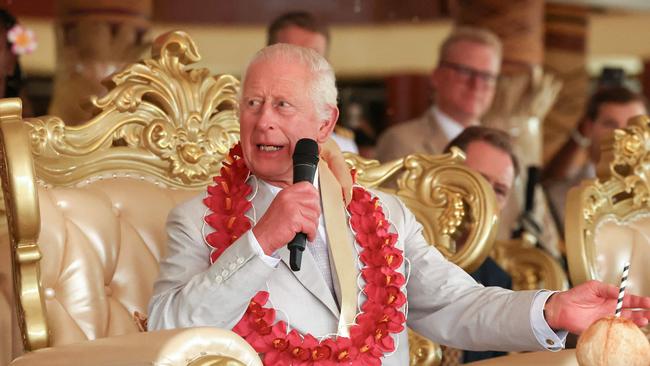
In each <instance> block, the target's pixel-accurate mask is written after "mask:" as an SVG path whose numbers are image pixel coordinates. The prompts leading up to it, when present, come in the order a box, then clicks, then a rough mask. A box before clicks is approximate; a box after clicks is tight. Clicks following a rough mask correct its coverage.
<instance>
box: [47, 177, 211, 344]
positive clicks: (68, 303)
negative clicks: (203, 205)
mask: <svg viewBox="0 0 650 366" xmlns="http://www.w3.org/2000/svg"><path fill="white" fill-rule="evenodd" d="M198 193H199V192H197V191H181V190H172V189H169V188H165V187H161V186H159V185H156V184H153V183H151V182H149V181H146V180H139V179H133V178H113V179H104V180H98V181H95V182H93V183H90V184H87V185H85V186H84V187H81V188H52V189H48V188H39V192H38V195H39V204H40V210H41V218H42V222H41V232H40V236H39V240H38V242H39V246H40V249H41V251H42V253H43V259H42V261H41V280H42V286H43V290H44V295H45V302H46V307H47V318H48V319H47V321H48V324H49V325H50V329H51V334H52V339H51V345H52V346H56V345H62V344H69V343H73V342H78V341H82V340H87V339H96V338H102V337H107V336H114V335H121V334H127V333H133V332H137V331H138V327H137V325H136V323H135V322H134V320H133V314H134V312H135V311H138V312H140V313H145V314H146V311H147V303H148V301H149V298H150V297H151V292H152V288H153V282H154V280H155V279H156V277H157V276H158V261H159V260H160V258H161V257H163V256H164V254H165V253H164V252H165V248H166V236H165V235H166V234H165V221H166V218H167V214H168V212H169V211H170V210H171V209H172V208H173V207H174V206H176V205H177V204H178V203H180V202H182V201H184V200H186V199H188V198H190V197H193V196H195V195H197V194H198Z"/></svg>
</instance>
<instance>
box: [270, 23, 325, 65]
mask: <svg viewBox="0 0 650 366" xmlns="http://www.w3.org/2000/svg"><path fill="white" fill-rule="evenodd" d="M276 39H277V42H278V43H288V44H293V45H296V46H301V47H306V48H311V49H313V50H314V51H316V52H318V53H319V54H320V55H321V56H323V57H325V56H326V53H327V39H326V38H325V36H323V35H322V34H320V33H317V32H312V31H309V30H306V29H303V28H300V27H297V26H295V25H290V26H288V27H285V28H283V29H281V30H280V31H279V32H278V33H277V35H276Z"/></svg>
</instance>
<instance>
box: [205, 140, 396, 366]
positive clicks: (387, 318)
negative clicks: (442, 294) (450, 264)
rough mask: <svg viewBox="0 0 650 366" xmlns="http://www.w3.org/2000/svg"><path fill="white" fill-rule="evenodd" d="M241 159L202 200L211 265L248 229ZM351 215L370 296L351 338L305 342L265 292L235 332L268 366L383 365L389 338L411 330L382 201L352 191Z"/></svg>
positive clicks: (236, 152) (234, 159)
mask: <svg viewBox="0 0 650 366" xmlns="http://www.w3.org/2000/svg"><path fill="white" fill-rule="evenodd" d="M242 156H243V153H242V149H241V146H240V145H239V144H237V145H236V146H235V147H233V148H232V149H231V150H230V153H229V155H228V158H227V159H226V161H225V162H224V165H223V167H222V168H221V174H220V175H219V176H217V177H215V178H214V182H215V183H216V184H215V185H214V186H211V187H209V188H208V197H207V198H205V199H204V200H203V202H204V204H205V205H206V206H207V207H208V208H209V209H210V210H211V211H212V213H211V214H209V215H208V216H207V217H206V218H205V221H206V223H208V224H209V225H210V226H211V227H212V228H214V229H215V231H214V232H212V233H210V234H208V235H207V236H206V241H207V242H208V245H209V246H210V247H211V248H212V251H211V253H210V262H211V263H214V262H215V261H216V260H217V259H218V258H219V256H220V255H221V254H222V253H223V251H224V250H226V248H228V247H229V246H230V245H231V244H232V243H233V242H235V240H237V238H239V237H240V236H241V235H242V234H244V233H245V232H246V231H247V230H249V229H250V228H251V223H250V221H249V220H248V218H246V217H245V216H244V214H245V213H246V211H248V209H250V207H251V203H250V202H249V201H248V200H247V199H246V196H247V195H248V194H250V192H251V187H250V186H249V185H248V184H246V179H247V178H248V175H249V171H248V168H247V167H246V165H245V163H244V159H243V158H242ZM348 212H349V213H350V225H351V226H352V228H353V230H354V232H355V233H356V241H357V243H358V244H359V245H360V246H361V248H362V250H361V253H360V259H361V262H362V263H363V264H364V268H363V269H362V270H361V276H362V277H363V279H364V280H365V282H366V284H365V286H364V289H363V292H364V293H365V295H366V296H367V300H366V301H365V302H364V303H363V305H361V311H362V312H361V313H360V314H359V315H358V316H357V318H356V324H355V325H353V326H351V327H350V338H347V337H336V338H327V339H324V340H323V341H319V340H318V339H316V338H315V337H314V336H312V335H311V334H306V335H304V336H302V335H300V333H298V332H297V331H296V330H295V329H293V330H291V331H290V332H289V333H287V324H286V323H285V322H284V321H277V322H275V310H274V309H273V308H265V307H263V306H264V305H266V302H267V301H268V298H269V294H268V292H266V291H260V292H258V293H257V294H256V295H255V296H254V297H253V299H252V300H251V302H250V304H249V305H248V308H247V310H246V313H245V314H244V316H243V317H242V319H241V320H240V321H239V323H238V324H237V325H236V326H235V327H234V328H233V331H235V332H236V333H237V334H239V335H240V336H242V337H243V338H244V339H246V341H247V342H248V343H250V344H251V345H252V346H253V348H255V350H256V351H257V352H258V353H261V354H263V355H264V356H263V358H264V364H265V365H278V364H282V365H289V364H293V365H301V366H302V365H322V366H328V365H339V364H348V365H381V360H380V358H381V357H382V356H383V355H384V353H387V352H392V351H393V350H395V344H394V340H393V337H392V336H391V335H392V334H394V333H400V332H401V331H403V330H404V323H405V322H406V317H405V316H404V313H403V312H402V310H401V307H402V306H403V305H404V304H405V303H406V295H405V294H404V292H403V291H402V287H403V286H404V284H405V282H406V280H405V278H404V275H402V274H401V273H399V272H397V271H396V269H397V268H399V267H400V266H401V264H402V261H403V260H404V257H403V254H402V250H400V249H398V248H396V247H395V243H396V242H397V235H396V234H393V233H389V232H388V229H389V227H390V224H389V223H388V221H387V220H386V217H385V215H384V212H383V209H382V207H381V205H380V204H379V200H378V199H377V197H372V196H371V194H370V193H369V192H368V191H366V190H365V189H363V188H360V187H355V188H354V189H353V192H352V202H350V205H349V206H348ZM274 322H275V323H274Z"/></svg>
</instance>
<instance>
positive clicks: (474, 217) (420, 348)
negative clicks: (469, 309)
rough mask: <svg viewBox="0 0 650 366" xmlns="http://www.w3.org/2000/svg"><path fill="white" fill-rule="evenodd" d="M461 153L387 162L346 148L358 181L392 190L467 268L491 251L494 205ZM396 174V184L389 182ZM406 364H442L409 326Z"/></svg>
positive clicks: (433, 347)
mask: <svg viewBox="0 0 650 366" xmlns="http://www.w3.org/2000/svg"><path fill="white" fill-rule="evenodd" d="M464 160H465V154H464V153H463V152H462V151H461V150H459V149H457V148H452V152H451V153H449V154H444V155H437V156H431V155H424V154H413V155H409V156H406V157H404V158H401V159H397V160H394V161H391V162H388V163H385V164H380V163H379V162H378V161H376V160H367V159H364V158H361V157H359V156H357V155H354V154H348V153H346V161H347V162H348V165H350V166H351V167H352V168H354V169H355V170H356V176H357V181H358V182H359V183H360V184H362V185H364V186H366V187H370V188H377V189H379V190H382V191H385V192H388V193H392V194H396V195H397V196H399V197H400V199H401V200H402V201H403V202H404V203H405V204H406V206H407V207H408V208H409V209H410V210H411V211H412V212H413V214H414V215H415V217H416V218H417V219H418V221H419V222H420V224H422V226H423V231H424V236H425V238H426V239H427V241H428V242H429V243H432V245H434V246H435V247H436V248H437V249H438V250H439V251H440V252H442V253H443V254H444V255H445V256H446V257H447V258H448V259H449V260H451V261H453V262H454V263H456V264H457V265H459V266H460V267H462V268H463V269H465V270H466V271H468V272H472V271H474V270H475V269H477V268H478V267H479V266H480V265H481V263H483V261H484V260H485V258H486V257H487V256H488V254H489V253H490V250H491V249H492V245H493V243H494V236H495V235H496V222H497V207H496V200H495V197H494V192H493V191H492V187H490V185H489V184H488V183H487V182H486V181H485V180H484V179H483V177H481V176H480V175H479V174H478V173H476V172H474V171H473V170H471V169H469V168H467V167H466V166H465V165H464V163H463V162H464ZM395 178H397V181H396V183H397V188H394V184H392V182H393V181H394V180H395ZM409 347H410V354H411V357H410V365H412V366H415V365H419V366H425V365H426V366H434V365H440V363H441V361H442V351H441V348H440V346H439V345H437V344H435V343H433V342H431V341H430V340H428V339H427V338H425V337H423V336H421V335H419V334H418V333H416V332H415V331H409Z"/></svg>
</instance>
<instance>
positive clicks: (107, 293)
mask: <svg viewBox="0 0 650 366" xmlns="http://www.w3.org/2000/svg"><path fill="white" fill-rule="evenodd" d="M104 292H105V293H106V296H109V297H110V296H111V295H113V289H112V288H111V287H110V286H104Z"/></svg>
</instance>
